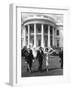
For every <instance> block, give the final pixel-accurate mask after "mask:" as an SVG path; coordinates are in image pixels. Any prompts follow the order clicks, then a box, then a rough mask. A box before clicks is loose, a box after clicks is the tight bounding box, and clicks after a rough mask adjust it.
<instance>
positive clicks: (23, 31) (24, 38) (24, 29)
mask: <svg viewBox="0 0 72 90" xmlns="http://www.w3.org/2000/svg"><path fill="white" fill-rule="evenodd" d="M23 32H24V46H26V27H25V26H24V30H23Z"/></svg>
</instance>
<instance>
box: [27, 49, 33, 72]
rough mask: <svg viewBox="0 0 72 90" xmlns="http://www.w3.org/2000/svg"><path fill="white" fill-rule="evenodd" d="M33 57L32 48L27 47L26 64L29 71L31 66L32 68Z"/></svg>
mask: <svg viewBox="0 0 72 90" xmlns="http://www.w3.org/2000/svg"><path fill="white" fill-rule="evenodd" d="M33 59H34V57H33V54H32V50H31V49H30V48H29V49H28V64H29V69H30V70H29V71H30V72H31V68H32V60H33Z"/></svg>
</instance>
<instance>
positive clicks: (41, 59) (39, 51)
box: [37, 47, 44, 71]
mask: <svg viewBox="0 0 72 90" xmlns="http://www.w3.org/2000/svg"><path fill="white" fill-rule="evenodd" d="M43 56H44V53H43V50H42V47H40V48H39V50H38V51H37V59H38V61H39V71H42V63H43Z"/></svg>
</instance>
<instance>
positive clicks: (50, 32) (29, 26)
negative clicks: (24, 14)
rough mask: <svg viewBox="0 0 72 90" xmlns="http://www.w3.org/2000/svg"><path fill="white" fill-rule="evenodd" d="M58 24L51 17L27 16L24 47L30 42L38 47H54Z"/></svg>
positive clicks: (24, 26) (23, 35) (23, 34)
mask: <svg viewBox="0 0 72 90" xmlns="http://www.w3.org/2000/svg"><path fill="white" fill-rule="evenodd" d="M55 27H56V24H55V22H54V20H53V19H52V18H49V17H43V16H42V17H30V18H26V20H25V21H24V24H23V31H22V32H23V33H22V38H23V39H22V47H24V46H27V47H29V45H30V44H32V46H33V47H34V48H36V47H39V46H41V47H43V48H44V47H53V46H54V40H55Z"/></svg>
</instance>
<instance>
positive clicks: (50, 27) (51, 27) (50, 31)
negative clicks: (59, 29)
mask: <svg viewBox="0 0 72 90" xmlns="http://www.w3.org/2000/svg"><path fill="white" fill-rule="evenodd" d="M52 28H53V27H52V26H50V34H51V35H52V33H53V31H52Z"/></svg>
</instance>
